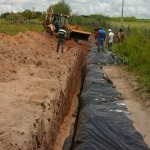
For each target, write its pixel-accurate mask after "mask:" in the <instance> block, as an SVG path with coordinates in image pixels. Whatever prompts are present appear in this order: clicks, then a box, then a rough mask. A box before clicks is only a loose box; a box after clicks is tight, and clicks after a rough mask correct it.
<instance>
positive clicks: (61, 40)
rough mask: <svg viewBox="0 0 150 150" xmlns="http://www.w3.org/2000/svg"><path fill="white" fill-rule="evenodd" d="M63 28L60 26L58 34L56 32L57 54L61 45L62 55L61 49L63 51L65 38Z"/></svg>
mask: <svg viewBox="0 0 150 150" xmlns="http://www.w3.org/2000/svg"><path fill="white" fill-rule="evenodd" d="M64 28H65V27H64V26H62V27H61V28H60V29H59V30H58V32H57V38H58V43H57V52H59V47H60V45H61V53H62V54H63V49H64V42H65V38H66V31H65V30H64Z"/></svg>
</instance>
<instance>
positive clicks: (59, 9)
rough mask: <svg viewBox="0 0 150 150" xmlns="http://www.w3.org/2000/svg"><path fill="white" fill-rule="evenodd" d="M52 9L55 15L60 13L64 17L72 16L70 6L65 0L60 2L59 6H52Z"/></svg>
mask: <svg viewBox="0 0 150 150" xmlns="http://www.w3.org/2000/svg"><path fill="white" fill-rule="evenodd" d="M51 7H52V8H53V11H54V13H59V14H64V15H70V14H71V8H70V6H69V4H67V3H66V2H65V1H64V0H62V1H60V2H58V3H57V4H54V5H52V6H51Z"/></svg>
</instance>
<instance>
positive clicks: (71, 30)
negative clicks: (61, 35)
mask: <svg viewBox="0 0 150 150" xmlns="http://www.w3.org/2000/svg"><path fill="white" fill-rule="evenodd" d="M43 26H44V28H45V30H46V32H47V33H49V34H50V35H53V34H55V33H57V32H58V30H59V29H60V27H62V26H64V27H65V30H66V32H67V38H68V39H74V40H76V41H78V40H84V41H88V38H89V36H90V35H91V33H90V32H85V31H82V30H81V29H79V26H78V25H75V26H71V25H69V16H68V15H63V14H57V13H53V11H52V9H51V7H49V9H48V10H47V15H46V18H45V20H44V22H43Z"/></svg>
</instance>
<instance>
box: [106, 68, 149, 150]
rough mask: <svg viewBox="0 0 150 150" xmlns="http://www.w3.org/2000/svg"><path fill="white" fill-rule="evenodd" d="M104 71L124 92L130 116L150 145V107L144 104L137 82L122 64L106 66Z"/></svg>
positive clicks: (119, 89)
mask: <svg viewBox="0 0 150 150" xmlns="http://www.w3.org/2000/svg"><path fill="white" fill-rule="evenodd" d="M104 71H105V72H106V74H107V76H108V78H109V79H110V80H111V81H112V82H113V84H114V86H116V88H117V90H118V91H119V92H120V93H121V94H122V96H123V98H124V103H125V105H126V107H127V108H128V111H129V112H130V113H129V118H130V119H131V120H132V121H133V125H134V126H135V128H136V129H137V131H138V132H140V133H141V135H142V136H143V137H144V140H145V142H146V143H147V145H148V146H149V147H150V117H149V115H150V113H149V112H148V110H149V109H150V108H149V107H148V106H146V105H143V104H142V103H143V102H144V100H141V98H142V95H139V93H138V91H136V90H135V89H136V88H137V85H136V83H135V82H133V80H132V78H131V76H130V75H129V74H128V73H127V72H125V70H124V69H123V68H122V66H105V67H104Z"/></svg>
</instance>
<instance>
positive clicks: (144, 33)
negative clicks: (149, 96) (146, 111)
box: [114, 21, 150, 92]
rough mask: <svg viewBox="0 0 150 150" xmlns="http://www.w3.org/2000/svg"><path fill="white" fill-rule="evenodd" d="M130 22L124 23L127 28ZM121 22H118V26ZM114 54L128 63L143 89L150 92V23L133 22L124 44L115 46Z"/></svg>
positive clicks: (129, 68)
mask: <svg viewBox="0 0 150 150" xmlns="http://www.w3.org/2000/svg"><path fill="white" fill-rule="evenodd" d="M128 23H129V22H126V24H125V23H124V26H125V27H126V28H127V26H128ZM117 25H119V22H118V23H117V22H116V26H117ZM114 52H115V53H116V54H117V55H118V56H119V57H121V58H122V59H123V60H125V61H126V62H127V68H128V70H129V71H131V72H132V73H134V74H136V77H137V81H138V82H139V83H140V85H141V88H143V89H145V91H147V92H149V91H150V22H143V21H141V22H140V21H139V22H132V23H131V25H130V32H128V34H127V36H126V38H125V40H124V42H123V43H122V44H120V43H116V44H114Z"/></svg>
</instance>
